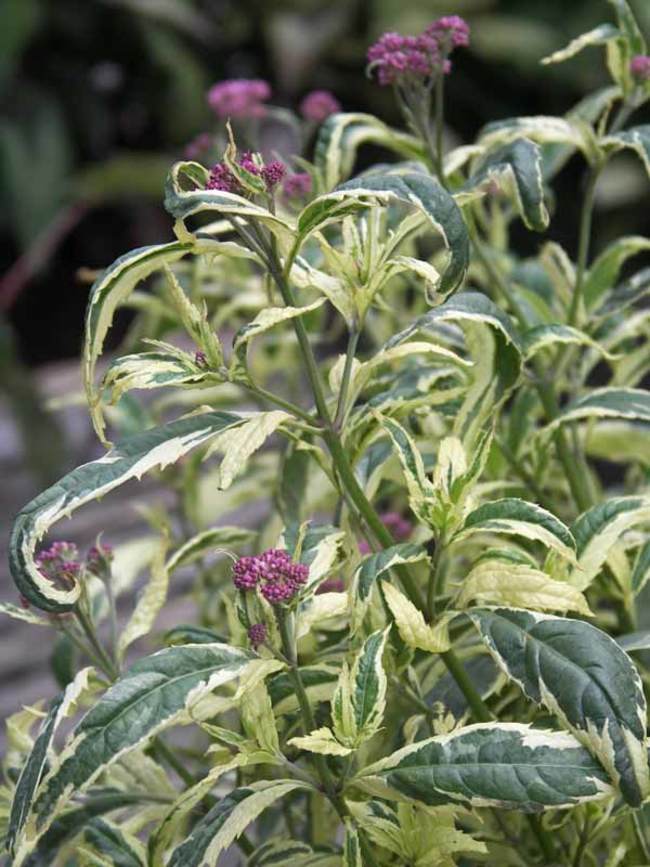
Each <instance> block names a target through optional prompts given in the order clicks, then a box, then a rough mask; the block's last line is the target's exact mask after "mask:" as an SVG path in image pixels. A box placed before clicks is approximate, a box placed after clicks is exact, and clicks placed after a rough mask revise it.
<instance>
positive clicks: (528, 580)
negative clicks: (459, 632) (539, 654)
mask: <svg viewBox="0 0 650 867" xmlns="http://www.w3.org/2000/svg"><path fill="white" fill-rule="evenodd" d="M472 600H474V601H475V602H476V603H477V604H479V605H507V606H513V607H516V608H531V609H532V610H534V611H535V610H536V611H560V612H562V613H566V612H567V611H577V612H578V613H580V614H584V615H586V616H587V617H589V616H590V615H591V614H592V612H591V609H590V608H589V605H588V604H587V600H586V599H585V597H584V596H583V595H582V593H581V592H580V591H579V590H577V589H576V588H575V587H573V586H571V584H567V583H566V582H565V581H555V580H554V579H553V578H550V577H549V576H548V575H547V574H546V573H545V572H541V571H540V570H539V569H535V568H531V567H530V566H525V565H522V564H507V563H503V562H499V561H497V560H492V561H491V562H489V561H488V562H481V564H480V565H478V566H475V567H474V568H473V569H472V571H471V572H470V573H469V575H468V576H467V578H465V579H464V580H463V583H462V585H461V588H460V591H459V593H458V596H457V597H456V601H455V606H456V607H457V608H466V607H467V605H468V604H469V603H470V602H471V601H472Z"/></svg>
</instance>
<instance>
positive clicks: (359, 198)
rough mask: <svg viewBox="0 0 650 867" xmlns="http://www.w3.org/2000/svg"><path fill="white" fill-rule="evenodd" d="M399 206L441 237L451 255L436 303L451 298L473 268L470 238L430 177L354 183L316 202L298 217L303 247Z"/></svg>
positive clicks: (389, 177) (456, 210) (403, 176)
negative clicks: (379, 209) (313, 237)
mask: <svg viewBox="0 0 650 867" xmlns="http://www.w3.org/2000/svg"><path fill="white" fill-rule="evenodd" d="M395 201H398V202H403V203H405V204H407V205H411V206H415V207H416V208H418V209H419V210H420V211H421V212H422V214H423V216H424V217H425V218H426V219H427V220H428V222H429V223H430V225H431V226H432V228H433V229H434V230H435V231H436V232H438V233H439V234H441V235H442V238H443V241H444V242H445V245H446V247H447V249H448V250H449V259H448V262H447V267H446V268H445V270H444V271H443V273H442V274H441V276H440V280H439V282H438V284H437V285H436V287H435V289H436V292H437V298H436V301H437V303H440V302H442V301H443V300H444V299H445V298H446V297H447V296H449V295H451V294H452V293H453V292H454V291H455V290H456V289H458V287H459V286H460V284H461V283H462V282H463V280H464V279H465V274H466V272H467V268H468V265H469V237H468V235H467V229H466V228H465V223H464V220H463V217H462V214H461V212H460V209H459V208H458V205H457V204H456V203H455V202H454V200H453V199H452V197H451V196H450V195H449V193H448V192H447V191H446V190H445V189H444V188H443V187H441V186H440V184H439V183H438V182H437V181H436V180H434V179H433V178H431V177H430V176H429V175H425V174H416V173H406V174H399V175H398V174H391V173H385V174H377V175H369V176H365V177H362V178H353V179H352V180H351V181H348V182H347V183H345V184H342V185H341V186H340V187H337V189H336V190H335V191H334V192H332V193H328V194H326V195H324V196H319V197H318V198H316V199H314V201H313V202H311V203H310V204H309V205H307V207H306V208H305V209H304V210H303V211H302V213H301V214H300V216H299V217H298V229H299V232H300V242H304V241H305V240H306V238H307V237H308V236H309V235H310V234H312V233H313V232H315V231H317V230H318V229H322V228H324V226H325V225H327V224H328V223H331V222H333V221H339V220H341V219H342V218H343V217H344V216H345V215H346V214H349V213H354V212H355V211H357V210H359V209H362V208H368V207H372V206H373V205H375V206H376V205H383V206H388V205H389V204H391V203H393V202H395Z"/></svg>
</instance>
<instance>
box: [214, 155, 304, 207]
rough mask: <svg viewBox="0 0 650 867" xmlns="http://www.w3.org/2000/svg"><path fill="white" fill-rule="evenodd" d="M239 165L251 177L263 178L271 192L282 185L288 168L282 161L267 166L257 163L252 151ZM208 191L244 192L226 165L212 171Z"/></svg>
mask: <svg viewBox="0 0 650 867" xmlns="http://www.w3.org/2000/svg"><path fill="white" fill-rule="evenodd" d="M237 164H238V165H239V166H241V167H242V169H244V170H245V171H247V172H248V173H249V174H251V175H255V176H257V177H261V178H262V179H263V180H264V183H265V184H266V189H267V190H268V191H269V192H271V191H272V190H273V188H274V187H276V186H277V184H279V183H280V181H281V180H282V178H284V176H285V174H286V173H287V169H286V166H285V165H284V163H281V162H280V160H273V161H272V162H270V163H267V164H266V165H260V164H259V163H257V162H256V161H255V159H254V157H253V154H252V153H251V152H250V151H245V153H243V154H242V156H241V159H239V160H238V161H237ZM205 188H206V190H220V191H221V192H225V193H236V194H237V195H240V196H241V195H243V194H244V190H243V188H242V185H241V184H240V183H239V181H238V180H237V178H236V177H235V175H234V174H233V172H232V171H231V170H230V169H229V168H228V166H227V165H226V164H225V163H217V164H216V165H214V166H212V168H211V169H210V175H209V177H208V182H207V184H206V185H205Z"/></svg>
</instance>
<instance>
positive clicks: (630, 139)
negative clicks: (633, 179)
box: [601, 124, 650, 175]
mask: <svg viewBox="0 0 650 867" xmlns="http://www.w3.org/2000/svg"><path fill="white" fill-rule="evenodd" d="M601 145H602V147H603V148H605V150H606V151H607V152H609V153H610V154H611V153H616V152H617V151H620V150H623V149H628V150H632V151H634V153H635V154H636V155H637V156H638V157H639V159H640V160H641V162H642V163H643V165H644V166H645V170H646V172H647V173H648V175H650V124H644V125H643V126H633V127H630V129H626V130H624V131H623V132H617V133H616V134H615V135H607V136H605V138H603V139H602V140H601Z"/></svg>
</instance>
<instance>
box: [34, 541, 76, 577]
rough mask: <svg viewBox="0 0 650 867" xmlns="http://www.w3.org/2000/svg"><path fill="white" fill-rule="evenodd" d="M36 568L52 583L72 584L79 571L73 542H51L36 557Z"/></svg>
mask: <svg viewBox="0 0 650 867" xmlns="http://www.w3.org/2000/svg"><path fill="white" fill-rule="evenodd" d="M36 566H37V568H38V571H39V572H40V573H41V575H44V576H45V577H46V578H48V579H49V580H50V581H52V582H53V583H59V584H64V585H66V584H68V585H69V584H74V583H75V580H76V578H77V576H78V575H79V572H80V571H81V563H80V562H79V552H78V550H77V546H76V545H75V544H74V543H73V542H52V544H51V545H50V546H49V548H44V549H43V550H42V551H41V552H40V553H39V554H38V555H37V557H36Z"/></svg>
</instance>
